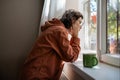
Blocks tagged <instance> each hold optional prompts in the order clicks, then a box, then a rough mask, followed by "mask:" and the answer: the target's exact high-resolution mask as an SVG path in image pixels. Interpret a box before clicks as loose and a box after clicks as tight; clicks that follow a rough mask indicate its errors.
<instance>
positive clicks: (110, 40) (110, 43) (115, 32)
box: [106, 0, 120, 54]
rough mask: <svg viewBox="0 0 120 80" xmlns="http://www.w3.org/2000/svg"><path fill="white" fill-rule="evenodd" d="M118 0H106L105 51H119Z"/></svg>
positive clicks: (119, 10) (119, 9) (119, 3)
mask: <svg viewBox="0 0 120 80" xmlns="http://www.w3.org/2000/svg"><path fill="white" fill-rule="evenodd" d="M119 5H120V0H107V46H106V47H107V53H110V54H116V53H120V6H119Z"/></svg>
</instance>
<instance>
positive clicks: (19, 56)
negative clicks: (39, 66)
mask: <svg viewBox="0 0 120 80" xmlns="http://www.w3.org/2000/svg"><path fill="white" fill-rule="evenodd" d="M43 3H44V0H0V80H17V78H18V73H19V71H20V69H21V66H22V64H23V62H24V60H25V58H26V56H27V55H28V53H29V51H30V49H31V47H32V45H33V43H34V41H35V39H36V37H37V35H38V30H39V22H40V16H41V12H42V6H43Z"/></svg>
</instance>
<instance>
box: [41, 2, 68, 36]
mask: <svg viewBox="0 0 120 80" xmlns="http://www.w3.org/2000/svg"><path fill="white" fill-rule="evenodd" d="M65 3H66V0H62V1H61V0H45V2H44V6H43V11H42V15H41V21H40V27H39V34H40V32H41V25H43V24H44V23H45V21H47V20H50V19H52V18H60V17H61V16H62V14H63V13H64V11H65Z"/></svg>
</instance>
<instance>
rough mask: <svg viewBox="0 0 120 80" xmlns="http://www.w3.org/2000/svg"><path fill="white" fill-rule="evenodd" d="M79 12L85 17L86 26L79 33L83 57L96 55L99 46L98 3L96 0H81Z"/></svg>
mask: <svg viewBox="0 0 120 80" xmlns="http://www.w3.org/2000/svg"><path fill="white" fill-rule="evenodd" d="M79 4H80V6H79V8H80V9H79V10H80V12H82V13H83V16H84V25H83V26H82V29H81V31H80V33H79V37H80V39H81V42H80V46H81V53H80V54H81V55H80V58H79V59H82V54H83V53H88V52H89V53H95V54H96V50H97V49H96V47H97V46H96V45H97V42H96V41H97V1H96V0H80V2H79Z"/></svg>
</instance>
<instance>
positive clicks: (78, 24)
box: [69, 17, 83, 34]
mask: <svg viewBox="0 0 120 80" xmlns="http://www.w3.org/2000/svg"><path fill="white" fill-rule="evenodd" d="M82 24H83V23H82V18H81V17H80V18H78V19H77V20H76V21H73V24H72V27H71V28H70V30H69V33H70V34H72V32H73V28H75V29H77V30H79V31H80V29H81V28H82Z"/></svg>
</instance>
